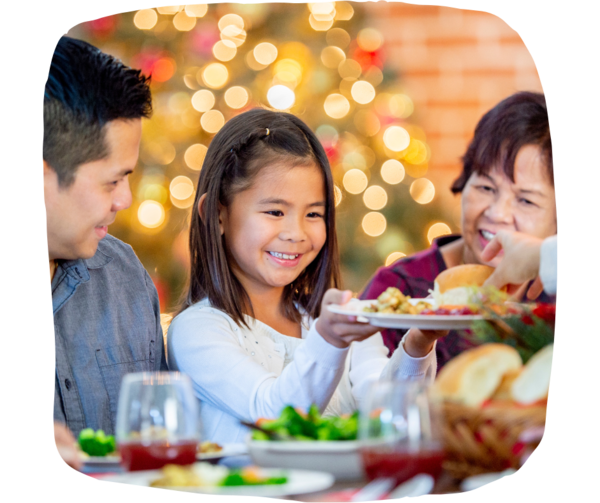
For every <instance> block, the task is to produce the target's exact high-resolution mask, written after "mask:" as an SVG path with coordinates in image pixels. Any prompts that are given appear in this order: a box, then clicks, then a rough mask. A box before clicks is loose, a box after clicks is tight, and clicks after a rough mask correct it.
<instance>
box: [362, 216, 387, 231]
mask: <svg viewBox="0 0 600 503" xmlns="http://www.w3.org/2000/svg"><path fill="white" fill-rule="evenodd" d="M386 227H387V221H386V219H385V217H384V216H383V215H382V214H381V213H379V212H378V211H372V212H370V213H367V214H366V215H365V216H364V218H363V220H362V228H363V231H365V234H367V235H369V236H373V237H376V236H381V235H382V234H383V233H384V232H385V229H386Z"/></svg>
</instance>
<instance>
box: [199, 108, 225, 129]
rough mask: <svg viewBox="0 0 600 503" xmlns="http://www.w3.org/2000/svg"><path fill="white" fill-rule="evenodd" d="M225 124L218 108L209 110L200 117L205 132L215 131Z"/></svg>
mask: <svg viewBox="0 0 600 503" xmlns="http://www.w3.org/2000/svg"><path fill="white" fill-rule="evenodd" d="M224 124H225V117H224V116H223V114H222V113H221V112H219V111H218V110H209V111H208V112H206V113H205V114H204V115H203V116H202V117H201V118H200V125H201V126H202V128H203V129H204V131H206V132H207V133H213V134H214V133H216V132H218V131H219V129H221V128H222V127H223V125H224Z"/></svg>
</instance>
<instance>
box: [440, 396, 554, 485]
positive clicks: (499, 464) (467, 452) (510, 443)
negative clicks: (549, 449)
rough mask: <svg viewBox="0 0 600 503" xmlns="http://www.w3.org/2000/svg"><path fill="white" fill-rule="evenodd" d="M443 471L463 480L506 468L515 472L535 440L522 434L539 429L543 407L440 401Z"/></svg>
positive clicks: (510, 403) (542, 423)
mask: <svg viewBox="0 0 600 503" xmlns="http://www.w3.org/2000/svg"><path fill="white" fill-rule="evenodd" d="M442 409H443V412H444V417H445V421H444V426H443V440H444V444H445V448H446V461H445V464H444V468H445V470H446V471H447V472H449V473H450V474H451V475H452V476H453V477H455V478H458V479H463V478H465V477H469V476H471V475H477V474H480V473H486V472H499V471H502V470H505V469H507V468H514V469H518V468H519V467H520V466H521V464H522V463H523V458H524V456H525V455H526V454H527V453H528V451H529V452H530V451H531V450H533V449H535V447H536V446H537V444H538V443H539V438H537V439H535V441H533V442H532V441H529V440H528V439H526V438H523V435H522V434H523V433H524V432H526V431H532V430H540V429H542V430H543V427H544V424H545V421H546V404H545V402H544V403H537V404H534V405H530V406H519V405H518V404H515V403H514V402H508V401H506V402H505V401H498V402H489V404H488V405H487V406H484V407H481V408H476V407H469V406H465V405H461V404H457V403H452V402H444V403H443V405H442Z"/></svg>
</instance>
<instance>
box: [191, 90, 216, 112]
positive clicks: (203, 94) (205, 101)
mask: <svg viewBox="0 0 600 503" xmlns="http://www.w3.org/2000/svg"><path fill="white" fill-rule="evenodd" d="M192 106H193V107H194V108H195V109H196V110H198V112H208V111H209V110H210V109H211V108H212V107H214V106H215V95H214V94H213V93H211V92H210V91H209V90H208V89H201V90H200V91H197V92H195V93H194V95H193V96H192Z"/></svg>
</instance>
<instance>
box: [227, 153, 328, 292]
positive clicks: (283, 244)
mask: <svg viewBox="0 0 600 503" xmlns="http://www.w3.org/2000/svg"><path fill="white" fill-rule="evenodd" d="M325 209H326V196H325V180H324V177H323V174H322V172H321V170H320V169H319V167H318V166H317V165H316V164H315V163H310V164H307V165H301V166H295V167H291V168H290V167H289V166H286V164H285V162H281V163H275V164H272V165H270V166H266V167H264V168H262V169H261V170H260V171H259V173H258V174H257V175H256V177H255V179H254V181H253V183H252V185H251V186H250V188H248V189H246V190H244V191H242V192H239V193H238V194H236V195H234V196H233V200H232V202H231V204H230V205H229V206H228V207H222V208H221V210H220V225H221V232H222V234H223V235H224V237H225V247H226V250H227V255H228V261H229V265H230V267H231V270H232V272H233V274H234V275H235V276H236V278H237V279H238V280H239V281H240V283H241V284H242V286H243V287H244V288H245V290H246V291H247V292H248V294H250V295H251V292H258V291H264V290H265V289H270V288H281V289H283V287H285V286H286V285H289V284H290V283H292V282H293V281H294V280H295V279H296V278H297V277H298V276H299V275H300V274H301V273H302V271H303V270H304V269H305V268H306V267H307V266H308V265H309V264H310V263H311V262H312V261H313V260H314V259H315V258H316V257H317V255H318V254H319V252H320V251H321V248H323V245H324V244H325V241H326V238H327V229H326V223H325Z"/></svg>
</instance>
